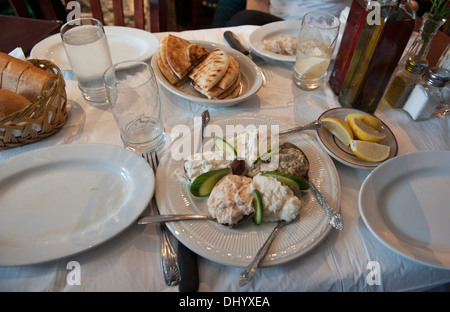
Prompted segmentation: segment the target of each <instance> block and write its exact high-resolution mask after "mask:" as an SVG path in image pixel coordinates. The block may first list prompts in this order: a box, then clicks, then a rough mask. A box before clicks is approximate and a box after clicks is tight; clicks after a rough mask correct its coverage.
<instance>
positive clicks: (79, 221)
mask: <svg viewBox="0 0 450 312" xmlns="http://www.w3.org/2000/svg"><path fill="white" fill-rule="evenodd" d="M154 189H155V177H154V175H153V171H152V170H151V168H150V166H149V165H148V164H147V162H145V160H144V159H143V158H142V157H140V156H139V155H137V154H135V153H133V152H131V151H129V150H127V149H125V148H122V147H118V146H112V145H104V144H71V145H57V146H52V147H47V148H42V149H37V150H34V151H31V152H27V153H23V154H20V155H18V156H15V157H13V158H11V159H8V160H5V161H3V162H2V163H0V194H1V196H0V216H1V218H0V265H1V266H14V265H25V264H33V263H40V262H45V261H49V260H54V259H58V258H62V257H65V256H69V255H72V254H75V253H78V252H81V251H84V250H87V249H90V248H93V247H94V246H96V245H98V244H100V243H102V242H105V241H106V240H108V239H110V238H112V237H114V236H115V235H117V234H118V233H120V232H122V231H123V230H124V229H125V228H127V227H128V226H129V225H130V224H132V223H133V222H134V221H135V220H136V219H137V217H138V216H139V215H140V214H141V213H142V212H143V211H144V209H145V208H146V207H147V204H148V203H149V201H150V199H151V197H152V196H153V193H154Z"/></svg>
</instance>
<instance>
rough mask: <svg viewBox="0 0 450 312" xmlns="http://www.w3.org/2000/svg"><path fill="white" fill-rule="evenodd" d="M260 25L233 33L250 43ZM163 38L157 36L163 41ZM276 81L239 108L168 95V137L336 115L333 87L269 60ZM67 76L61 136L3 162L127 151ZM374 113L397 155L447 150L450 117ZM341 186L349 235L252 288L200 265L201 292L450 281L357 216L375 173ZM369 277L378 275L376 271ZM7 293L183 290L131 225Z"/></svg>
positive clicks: (271, 270) (216, 33) (153, 244)
mask: <svg viewBox="0 0 450 312" xmlns="http://www.w3.org/2000/svg"><path fill="white" fill-rule="evenodd" d="M255 27H256V26H241V27H236V28H233V29H232V30H233V31H234V32H235V33H237V34H238V35H239V37H241V39H243V40H247V38H248V35H249V34H250V33H251V32H252V31H253V30H254V29H255ZM224 30H225V29H209V30H198V31H186V32H181V33H177V35H178V36H180V37H183V38H186V39H189V40H195V39H196V40H206V41H212V42H216V43H220V44H226V43H225V41H224V39H223V36H222V34H223V32H224ZM165 35H166V34H164V33H160V34H156V36H157V37H158V38H159V39H161V38H163V37H164V36H165ZM265 70H269V71H271V72H272V73H273V76H274V77H273V78H272V79H270V80H269V82H268V83H267V85H266V86H264V87H262V88H261V89H260V91H259V92H258V93H257V94H256V96H253V97H251V98H250V99H248V100H247V101H245V102H243V103H241V104H238V105H236V106H233V107H224V108H215V107H208V106H206V105H199V104H196V103H190V102H188V101H186V100H183V99H179V98H177V97H175V96H173V95H172V94H170V93H169V92H167V91H166V90H165V89H164V88H161V99H162V105H163V114H164V123H165V127H166V132H167V133H168V135H170V132H171V129H172V127H174V126H175V125H178V124H188V125H192V124H193V120H194V119H193V118H194V117H198V116H200V115H201V113H202V112H203V111H204V110H205V109H208V110H209V111H210V113H211V116H212V117H213V118H214V117H215V116H219V115H221V114H228V113H236V114H240V113H258V114H263V115H268V116H271V117H273V118H277V119H279V120H283V121H286V122H288V123H291V124H295V125H302V124H305V123H307V122H310V121H313V120H315V119H316V118H317V117H318V116H319V115H320V114H321V113H322V112H324V111H325V110H327V109H329V108H332V107H339V106H340V105H339V103H338V102H337V100H336V99H335V97H334V95H333V93H332V91H331V90H330V88H329V87H328V86H327V85H325V86H324V87H322V88H320V89H318V90H315V91H310V92H307V91H302V90H300V89H298V88H297V87H296V86H295V85H294V84H293V83H292V81H291V66H290V65H288V64H284V63H281V62H271V64H270V66H267V67H265ZM69 76H70V75H67V77H68V79H67V80H66V83H67V95H68V103H69V106H70V113H69V116H68V119H67V122H66V124H65V126H64V127H63V128H62V129H61V130H60V132H58V133H56V134H55V135H53V136H51V137H49V138H46V139H44V140H42V141H40V142H38V143H35V144H30V145H27V146H23V147H18V148H14V149H10V150H6V151H1V152H0V161H4V160H6V159H8V158H10V157H13V156H15V155H18V154H21V153H24V152H26V151H29V150H34V149H37V148H42V147H46V146H53V145H58V144H79V143H91V142H95V143H105V144H113V145H118V146H122V143H121V141H120V138H119V131H118V129H117V127H116V124H115V122H114V119H113V117H112V114H111V110H110V108H109V107H108V105H103V106H95V105H92V104H89V103H88V102H86V101H84V100H83V98H82V97H81V94H80V91H79V90H78V88H77V84H76V81H75V80H73V79H71V78H69ZM375 115H377V116H379V117H380V118H382V120H383V121H384V122H385V123H386V124H387V125H388V126H389V127H390V128H391V130H392V131H393V132H394V134H395V136H396V138H397V140H398V144H399V151H398V154H399V155H401V154H405V153H409V152H415V151H423V150H450V135H449V133H450V131H449V128H450V119H449V118H446V119H445V118H438V117H433V118H432V119H431V120H428V121H424V122H413V121H412V120H411V119H410V118H409V117H408V116H407V114H406V113H404V112H403V111H400V110H394V109H392V108H391V107H389V106H387V105H382V106H380V107H379V108H378V110H377V111H376V113H375ZM334 164H335V166H336V168H337V170H338V173H339V178H340V183H341V188H342V198H341V214H342V216H343V219H344V223H345V228H344V230H343V231H342V232H339V231H336V230H332V231H331V232H330V233H329V235H328V236H327V237H326V238H325V239H324V240H323V241H322V242H321V243H320V244H319V245H318V246H317V247H316V248H314V249H313V250H311V251H310V252H308V253H307V254H306V255H304V256H302V257H300V258H297V259H295V260H292V261H290V262H288V263H285V264H281V265H277V266H273V267H267V268H261V269H259V270H258V271H257V273H256V277H255V279H254V280H253V281H252V282H251V283H250V284H248V285H247V286H245V287H243V288H240V287H239V283H238V281H239V274H240V272H241V271H242V268H236V267H231V266H225V265H222V264H218V263H214V262H212V261H209V260H207V259H204V258H202V257H199V279H200V286H199V291H408V290H422V289H427V288H430V287H434V286H438V285H441V284H444V283H448V282H450V270H445V269H438V268H432V267H430V266H427V265H424V264H420V263H417V262H415V261H412V260H410V259H408V258H406V257H404V256H401V255H398V254H397V253H395V252H393V251H392V250H390V249H389V248H387V247H385V246H384V245H383V244H382V243H381V242H380V241H379V240H378V239H377V238H376V237H374V236H373V235H372V234H371V233H370V232H369V230H368V229H367V227H366V226H365V224H364V222H363V221H362V219H361V217H360V214H359V210H358V202H357V200H358V193H359V190H360V187H361V184H362V182H363V181H364V179H365V178H366V177H367V175H368V174H369V173H370V171H369V170H358V169H354V168H350V167H347V166H345V165H342V164H340V163H339V162H335V161H334ZM70 261H77V262H78V263H79V264H80V270H81V275H80V276H81V278H80V285H72V284H73V283H70V282H68V281H67V277H68V275H69V273H70V272H71V270H72V269H73V268H72V267H70V266H69V267H68V263H69V262H70ZM371 261H377V262H378V263H379V265H380V267H379V269H380V272H379V275H378V277H379V278H380V279H379V281H380V285H377V283H371V282H368V279H370V277H371V275H370V274H372V273H373V271H372V269H371V268H370V267H368V264H369V262H371ZM371 272H372V273H371ZM0 291H178V287H168V286H166V285H165V283H164V282H163V279H162V275H161V270H160V251H159V232H158V227H157V226H155V225H148V226H142V225H137V224H133V225H132V226H131V227H129V228H128V229H126V230H125V231H124V232H122V233H121V234H120V235H118V236H117V237H115V238H113V239H111V240H109V241H107V242H105V243H103V244H101V245H100V246H98V247H95V248H92V250H87V251H85V252H82V253H80V254H76V255H73V256H69V257H66V258H63V259H59V260H55V261H51V262H47V263H43V264H36V265H27V266H21V267H2V268H0Z"/></svg>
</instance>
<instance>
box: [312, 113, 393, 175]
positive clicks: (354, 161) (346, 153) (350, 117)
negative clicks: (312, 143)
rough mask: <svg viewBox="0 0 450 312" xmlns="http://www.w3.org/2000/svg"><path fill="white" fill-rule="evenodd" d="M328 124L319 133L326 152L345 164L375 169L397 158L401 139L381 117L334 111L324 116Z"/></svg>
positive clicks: (319, 139)
mask: <svg viewBox="0 0 450 312" xmlns="http://www.w3.org/2000/svg"><path fill="white" fill-rule="evenodd" d="M319 120H321V121H326V125H325V127H323V128H320V129H318V130H317V132H316V135H317V139H318V141H319V143H320V145H321V146H322V148H323V149H325V151H326V152H327V153H328V154H329V155H330V156H331V157H333V158H334V159H336V160H337V161H339V162H341V163H343V164H344V165H347V166H350V167H353V168H357V169H374V168H376V167H377V166H378V165H380V164H381V163H383V162H384V161H386V160H388V159H390V158H392V157H394V156H396V155H397V151H398V145H397V140H396V138H395V136H394V134H393V133H392V131H391V129H389V127H388V126H387V125H386V124H385V123H384V122H383V121H381V120H380V119H379V118H377V117H375V116H373V115H370V114H368V113H365V112H363V111H361V110H358V109H354V108H344V107H338V108H332V109H329V110H327V111H325V112H324V113H322V115H320V117H319Z"/></svg>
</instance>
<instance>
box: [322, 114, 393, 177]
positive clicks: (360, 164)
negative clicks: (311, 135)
mask: <svg viewBox="0 0 450 312" xmlns="http://www.w3.org/2000/svg"><path fill="white" fill-rule="evenodd" d="M352 113H361V114H367V115H369V114H368V113H365V112H363V111H361V110H359V109H355V108H345V107H337V108H331V109H329V110H327V111H325V112H323V113H322V115H320V116H319V120H321V119H322V118H325V117H331V118H337V119H340V120H343V121H345V116H347V115H348V114H352ZM380 132H381V133H384V134H386V138H385V139H384V140H383V141H381V142H380V144H384V145H388V146H389V147H390V148H391V149H390V152H389V157H388V159H391V158H392V157H394V156H395V155H397V151H398V145H397V139H396V138H395V136H394V133H392V131H391V129H389V127H388V126H387V125H386V124H385V123H384V122H383V121H382V120H381V129H380ZM316 136H317V140H318V141H319V143H320V145H321V146H322V147H323V148H324V149H325V151H327V153H328V154H329V155H330V156H331V157H333V158H334V159H336V160H337V161H339V162H340V163H343V164H344V165H347V166H350V167H353V168H357V169H373V168H376V167H377V166H379V165H380V164H382V163H383V162H370V161H366V160H363V159H361V158H359V157H357V156H356V155H355V154H354V153H353V152H352V150H351V149H350V147H349V146H347V145H344V144H343V143H342V142H341V141H339V140H338V139H337V138H336V137H335V136H334V135H332V134H331V132H329V131H328V130H327V129H325V128H320V129H318V130H316ZM385 161H386V160H385Z"/></svg>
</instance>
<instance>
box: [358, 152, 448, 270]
mask: <svg viewBox="0 0 450 312" xmlns="http://www.w3.org/2000/svg"><path fill="white" fill-rule="evenodd" d="M449 190H450V151H426V152H415V153H410V154H404V155H400V156H397V157H395V158H393V159H391V160H389V161H387V162H385V163H384V164H382V165H380V166H379V167H377V168H376V169H374V170H373V171H372V172H371V173H370V174H369V175H368V176H367V178H366V180H365V181H364V183H363V184H362V186H361V190H360V192H359V199H358V203H359V211H360V214H361V218H362V219H363V221H364V223H365V224H366V225H367V227H368V228H369V230H370V231H371V232H372V233H373V235H375V236H376V237H377V238H378V239H379V240H380V241H381V242H382V243H383V244H384V245H386V246H387V247H389V248H390V249H392V250H394V251H395V252H397V253H399V254H401V255H403V256H405V257H407V258H409V259H412V260H414V261H417V262H420V263H424V264H427V265H431V266H434V267H439V268H446V269H450V239H449V238H450V227H449V221H450V209H449V203H450V193H449Z"/></svg>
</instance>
